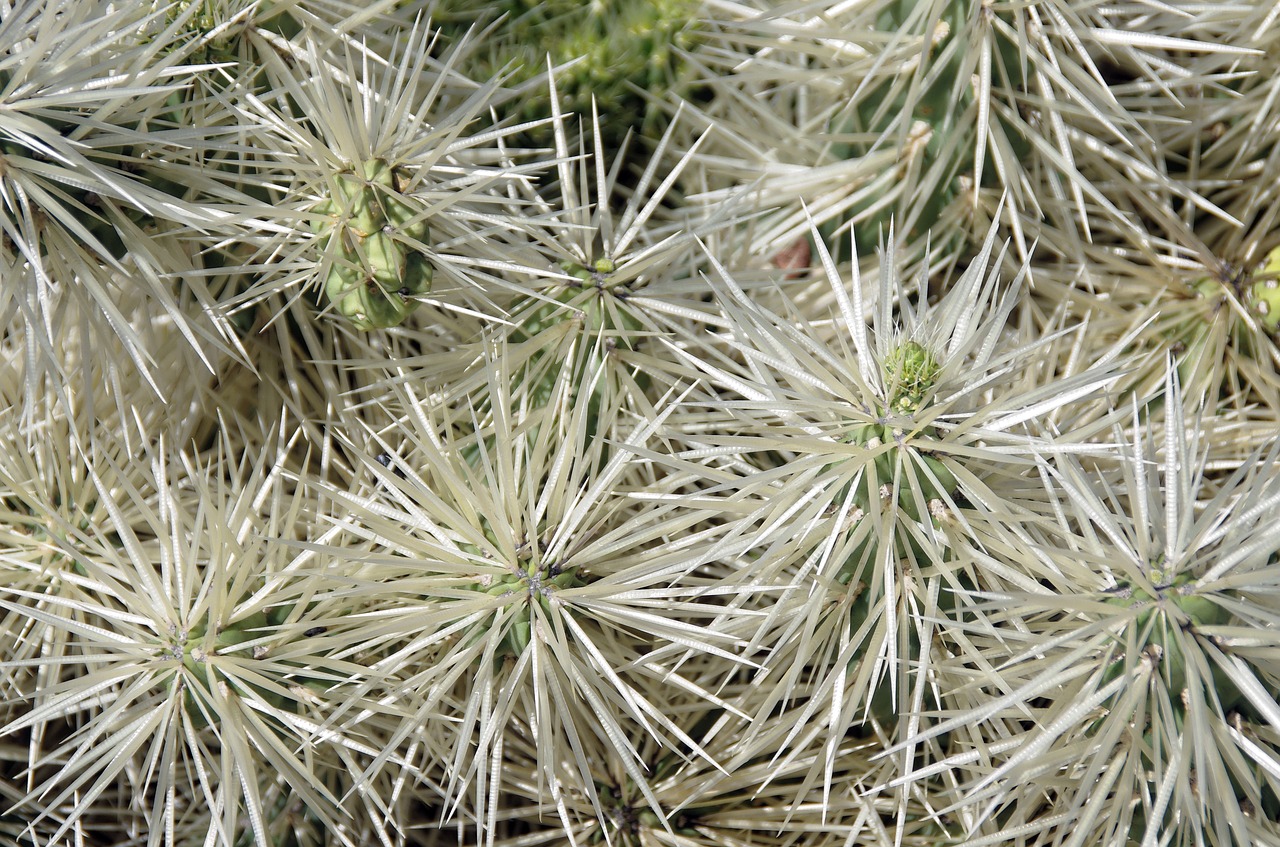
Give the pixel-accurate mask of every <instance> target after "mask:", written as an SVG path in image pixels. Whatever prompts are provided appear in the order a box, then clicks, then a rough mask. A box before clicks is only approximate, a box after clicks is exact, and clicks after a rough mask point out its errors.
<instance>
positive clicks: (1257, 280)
mask: <svg viewBox="0 0 1280 847" xmlns="http://www.w3.org/2000/svg"><path fill="white" fill-rule="evenodd" d="M1247 297H1248V300H1249V308H1250V309H1251V310H1252V312H1253V314H1254V316H1255V317H1256V318H1257V319H1258V323H1260V324H1261V325H1262V327H1263V329H1265V330H1266V331H1267V332H1269V333H1271V334H1273V335H1274V334H1276V332H1277V331H1280V247H1277V248H1276V249H1274V250H1272V251H1271V253H1270V254H1268V256H1267V260H1266V261H1265V262H1263V263H1262V266H1261V267H1260V268H1258V270H1257V271H1255V272H1254V274H1253V277H1252V284H1251V285H1250V286H1249V288H1248V289H1247Z"/></svg>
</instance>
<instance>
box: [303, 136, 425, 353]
mask: <svg viewBox="0 0 1280 847" xmlns="http://www.w3.org/2000/svg"><path fill="white" fill-rule="evenodd" d="M405 183H406V179H405V177H404V175H403V174H401V173H399V172H397V171H396V170H395V169H393V168H392V167H391V166H390V165H389V164H388V163H387V162H386V161H384V160H382V159H370V160H368V161H366V162H364V163H362V164H361V165H360V166H359V168H353V169H352V170H350V171H347V172H344V173H341V174H338V176H337V177H336V178H335V180H334V182H333V187H334V189H336V190H335V191H333V193H331V194H330V196H328V197H327V198H325V199H324V200H322V201H320V202H319V203H317V204H316V205H315V206H314V207H313V209H312V211H313V212H314V213H316V214H317V215H320V216H323V217H321V218H319V219H317V220H316V221H314V222H313V224H312V228H313V230H314V231H315V232H316V233H317V234H318V235H320V236H322V237H323V238H324V240H325V243H326V244H327V245H328V246H329V249H331V250H333V252H334V256H333V262H332V265H331V266H330V268H329V272H328V275H327V276H326V277H325V283H324V291H325V296H326V297H327V298H328V299H329V302H330V303H332V304H333V308H334V310H335V311H337V312H339V313H341V314H343V315H345V316H346V317H347V318H348V319H350V321H351V323H352V324H353V325H354V326H355V327H356V328H357V329H361V330H371V329H385V328H387V327H393V326H398V325H400V324H401V323H403V322H404V320H405V318H407V317H409V315H410V314H411V313H412V312H413V310H414V309H416V308H417V306H418V301H417V300H416V299H415V298H416V297H418V296H420V295H423V294H426V293H428V292H429V291H430V290H431V280H432V275H433V268H432V266H431V264H430V262H429V261H428V260H427V256H426V254H425V253H424V252H423V251H422V250H421V249H420V248H419V247H418V246H417V245H420V244H425V243H426V241H427V238H428V236H429V235H430V228H429V226H428V225H427V222H426V221H425V220H422V219H421V216H420V215H419V214H418V213H417V211H416V210H415V207H414V205H413V204H412V203H411V202H409V201H408V200H407V198H406V197H405V195H404V194H403V190H404V188H405Z"/></svg>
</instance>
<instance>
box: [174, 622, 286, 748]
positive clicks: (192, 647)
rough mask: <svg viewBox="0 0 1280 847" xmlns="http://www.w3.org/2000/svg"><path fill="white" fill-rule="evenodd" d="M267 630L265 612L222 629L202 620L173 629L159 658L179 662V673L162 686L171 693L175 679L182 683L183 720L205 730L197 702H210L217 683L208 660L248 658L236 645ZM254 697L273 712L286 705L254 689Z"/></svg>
mask: <svg viewBox="0 0 1280 847" xmlns="http://www.w3.org/2000/svg"><path fill="white" fill-rule="evenodd" d="M269 628H270V621H269V620H268V617H267V614H266V613H265V612H254V613H253V614H251V615H248V616H247V617H245V618H243V619H241V620H238V621H235V622H234V623H229V624H225V625H217V624H214V623H213V622H212V621H210V620H209V619H208V618H205V619H204V620H201V621H199V622H198V623H196V624H194V625H193V626H190V627H188V628H187V629H185V630H183V629H181V628H179V627H174V629H173V632H172V637H171V639H170V640H169V643H168V645H167V646H166V647H165V648H164V650H163V652H162V656H163V657H164V658H171V659H177V660H178V661H180V662H181V666H182V671H183V672H181V673H175V674H172V675H170V676H169V678H168V680H167V683H166V685H167V687H168V688H169V689H170V690H171V689H172V687H173V685H174V684H175V682H176V681H177V680H178V678H179V677H181V678H182V679H183V681H184V686H183V690H184V698H183V702H184V706H185V708H186V712H187V716H188V717H189V718H190V719H191V721H192V723H193V724H194V725H195V726H196V727H197V728H200V727H204V726H206V725H207V720H208V719H207V717H206V715H205V712H204V710H202V709H201V708H200V705H199V702H198V701H200V700H203V701H205V702H206V703H207V702H210V700H211V697H212V695H211V693H210V692H211V690H212V688H213V686H215V685H217V684H218V683H219V681H220V679H219V676H220V675H219V674H218V673H217V672H216V671H211V670H210V659H212V658H214V657H216V656H219V655H224V654H236V655H248V654H246V653H245V652H244V651H243V650H239V649H237V648H238V647H239V645H241V644H244V643H246V642H248V641H253V640H254V639H257V638H261V637H262V636H263V635H264V634H266V632H267V631H268V630H269ZM236 687H238V686H236ZM237 693H244V692H237ZM254 694H255V695H256V696H258V697H260V698H262V699H263V700H265V701H266V702H267V703H269V704H270V705H272V706H274V707H276V708H285V707H286V705H287V704H286V701H285V698H284V697H282V696H280V695H279V694H277V693H275V692H272V691H266V690H262V689H255V691H254Z"/></svg>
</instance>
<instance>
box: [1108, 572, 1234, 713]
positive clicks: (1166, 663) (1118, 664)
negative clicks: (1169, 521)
mask: <svg viewBox="0 0 1280 847" xmlns="http://www.w3.org/2000/svg"><path fill="white" fill-rule="evenodd" d="M1193 589H1194V585H1193V577H1192V576H1191V575H1190V574H1182V575H1180V576H1179V577H1177V578H1176V579H1174V580H1173V581H1172V582H1170V583H1168V584H1165V585H1158V586H1155V595H1154V596H1153V595H1152V594H1150V593H1148V592H1147V591H1146V590H1144V589H1142V588H1141V587H1138V586H1133V585H1127V584H1126V585H1122V586H1121V587H1120V588H1119V589H1118V590H1116V591H1115V592H1113V593H1111V594H1110V595H1109V596H1108V597H1107V598H1106V600H1105V602H1106V603H1107V604H1108V605H1112V606H1121V607H1124V608H1133V609H1137V610H1138V614H1137V616H1136V617H1135V618H1134V619H1133V622H1132V624H1131V626H1132V627H1134V631H1135V632H1136V633H1137V634H1138V636H1139V638H1140V639H1142V638H1143V637H1144V635H1145V640H1144V641H1141V642H1140V645H1139V646H1140V647H1141V648H1142V649H1145V650H1148V651H1149V652H1150V655H1152V656H1153V657H1154V658H1156V659H1157V660H1158V661H1159V673H1160V675H1161V678H1162V679H1164V681H1165V684H1166V687H1167V690H1168V691H1169V692H1170V693H1171V694H1174V695H1175V696H1174V697H1173V698H1172V701H1173V702H1174V704H1175V707H1176V708H1179V709H1181V708H1183V700H1182V698H1181V697H1180V696H1177V695H1180V694H1181V692H1182V690H1183V689H1184V688H1186V687H1187V656H1186V654H1185V653H1184V650H1183V646H1184V645H1185V644H1187V643H1190V642H1191V641H1194V639H1195V638H1196V630H1197V629H1198V628H1200V627H1204V626H1222V625H1224V624H1227V623H1230V622H1231V614H1230V612H1228V611H1227V610H1226V609H1224V608H1223V607H1222V606H1220V605H1219V604H1217V603H1215V602H1213V601H1212V600H1211V599H1209V598H1208V597H1205V596H1203V595H1201V594H1197V593H1195V591H1194V590H1193ZM1179 630H1180V632H1178V631H1179ZM1152 648H1155V649H1152ZM1124 667H1125V661H1124V659H1123V658H1121V659H1117V660H1116V661H1115V662H1114V663H1112V665H1111V667H1110V668H1108V671H1107V675H1106V679H1107V681H1109V680H1111V679H1114V678H1115V677H1116V676H1118V675H1119V674H1120V673H1122V672H1123V670H1124ZM1211 667H1212V671H1213V686H1214V688H1215V689H1216V690H1217V694H1218V698H1219V700H1220V701H1221V703H1222V707H1223V708H1224V709H1230V708H1232V707H1233V706H1235V705H1236V704H1237V703H1239V702H1240V700H1241V698H1242V696H1243V695H1242V694H1241V692H1240V690H1239V689H1238V688H1237V687H1236V686H1235V684H1234V683H1232V682H1231V680H1230V678H1228V677H1227V675H1226V674H1225V673H1223V672H1222V670H1221V669H1220V668H1219V667H1218V666H1217V665H1213V664H1211Z"/></svg>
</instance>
